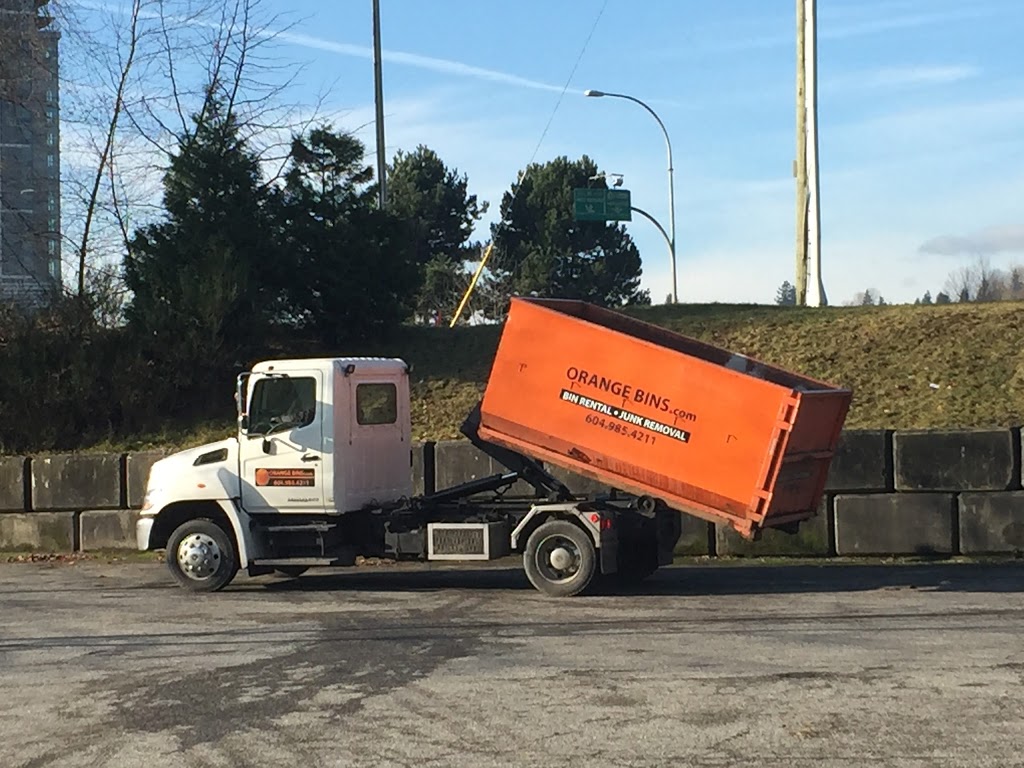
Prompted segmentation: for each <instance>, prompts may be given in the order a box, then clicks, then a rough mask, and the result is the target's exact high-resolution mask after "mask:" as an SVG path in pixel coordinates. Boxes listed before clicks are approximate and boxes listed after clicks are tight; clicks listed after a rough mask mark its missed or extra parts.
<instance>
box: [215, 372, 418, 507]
mask: <svg viewBox="0 0 1024 768" xmlns="http://www.w3.org/2000/svg"><path fill="white" fill-rule="evenodd" d="M239 401H240V402H243V403H245V405H246V407H245V408H244V409H243V410H242V412H241V413H240V415H239V437H238V472H237V475H238V478H237V479H238V484H239V487H238V491H237V494H233V495H237V496H238V498H239V499H240V506H241V508H242V509H243V510H244V511H245V512H246V513H247V514H250V515H252V514H265V513H268V512H274V513H277V514H283V515H292V514H310V513H326V514H329V515H330V514H339V513H344V512H349V511H353V510H358V509H362V508H364V507H366V506H368V505H370V504H374V503H384V502H388V501H392V500H394V499H400V498H403V497H408V496H410V495H411V494H412V479H411V474H410V471H409V467H410V457H411V453H410V451H411V445H410V440H411V438H410V433H411V426H410V420H409V374H408V367H407V366H406V364H405V363H404V362H402V361H401V360H389V359H355V358H340V359H330V360H322V359H314V360H283V361H275V362H264V363H261V364H259V365H257V366H255V367H254V369H253V371H252V373H251V374H250V375H248V376H245V377H241V378H240V380H239Z"/></svg>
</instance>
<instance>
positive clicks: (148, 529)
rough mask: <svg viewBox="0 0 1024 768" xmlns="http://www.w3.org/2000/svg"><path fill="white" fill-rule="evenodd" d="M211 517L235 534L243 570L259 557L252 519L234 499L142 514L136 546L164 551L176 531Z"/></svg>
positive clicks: (194, 501)
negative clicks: (251, 524) (253, 536)
mask: <svg viewBox="0 0 1024 768" xmlns="http://www.w3.org/2000/svg"><path fill="white" fill-rule="evenodd" d="M196 518H209V519H212V520H214V522H216V523H218V524H220V525H221V526H222V527H223V528H224V529H225V530H228V531H230V532H231V533H233V534H234V537H233V538H234V544H235V553H236V554H237V556H238V563H239V567H241V568H246V567H248V565H249V561H250V560H251V559H252V558H253V557H256V556H258V554H259V553H258V552H254V548H257V547H256V546H255V544H256V543H255V542H254V541H253V538H252V535H251V533H250V522H251V521H250V517H249V515H248V514H246V512H245V511H244V510H242V509H241V508H240V507H239V506H238V505H237V504H236V503H235V501H234V500H233V499H186V500H180V501H173V502H170V503H168V504H165V505H164V506H162V507H160V508H158V509H151V510H146V511H145V512H142V513H141V514H140V515H139V518H138V520H137V521H136V523H135V538H136V546H137V547H138V549H140V550H142V551H149V550H155V549H164V548H165V547H166V546H167V540H168V539H169V538H170V536H171V534H172V533H173V532H174V530H175V529H176V528H177V527H178V526H179V525H181V524H182V523H186V522H188V521H189V520H195V519H196Z"/></svg>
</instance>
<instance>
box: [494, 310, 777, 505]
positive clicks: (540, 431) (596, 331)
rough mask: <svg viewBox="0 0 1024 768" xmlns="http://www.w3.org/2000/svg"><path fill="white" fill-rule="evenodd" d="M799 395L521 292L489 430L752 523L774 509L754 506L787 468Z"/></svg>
mask: <svg viewBox="0 0 1024 768" xmlns="http://www.w3.org/2000/svg"><path fill="white" fill-rule="evenodd" d="M791 402H792V390H790V389H788V388H786V387H782V386H779V385H776V384H773V383H771V382H769V381H765V380H763V379H759V378H756V377H754V376H750V375H746V374H744V373H741V372H738V371H735V370H730V369H728V368H726V367H723V366H722V365H720V364H716V363H713V362H709V361H706V360H703V359H700V358H696V357H693V356H689V355H687V354H685V353H682V352H680V351H677V350H673V349H670V348H667V347H666V346H664V345H659V344H656V343H654V342H651V341H646V340H643V339H638V338H635V337H631V336H627V335H624V334H623V333H621V332H616V331H613V330H610V329H608V328H606V327H603V326H601V325H598V324H595V323H592V322H587V321H585V320H581V319H578V318H576V317H573V316H570V315H566V314H563V313H561V312H558V311H555V309H552V308H550V307H544V306H541V305H539V304H538V303H534V302H528V301H513V304H512V307H511V309H510V313H509V317H508V320H507V322H506V325H505V329H504V332H503V334H502V338H501V342H500V344H499V347H498V352H497V354H496V356H495V360H494V365H493V368H492V371H491V376H490V379H489V380H488V384H487V390H486V392H485V394H484V399H483V406H482V413H481V435H482V436H483V437H484V438H485V439H492V440H494V441H495V442H501V441H502V440H504V442H505V444H506V445H507V446H508V447H515V448H516V449H518V450H521V451H523V452H524V453H527V454H532V455H535V456H537V457H538V458H543V459H545V460H548V461H551V462H552V463H555V464H561V465H562V466H565V467H566V468H570V469H573V470H575V471H583V470H584V469H587V470H589V471H587V472H584V473H585V474H588V475H590V476H596V477H598V478H599V479H601V480H602V482H607V483H609V484H610V485H613V486H615V487H619V488H623V490H632V491H633V492H638V491H637V489H642V492H644V493H650V494H651V495H656V496H659V497H661V498H665V499H666V501H668V500H669V499H670V498H673V499H678V500H680V501H682V500H686V501H688V502H690V503H691V506H693V507H695V508H699V509H700V510H702V511H703V512H704V513H705V515H707V514H713V512H714V511H715V510H719V511H720V512H724V513H725V514H726V515H727V516H729V517H732V518H737V519H740V520H743V519H747V520H749V519H752V518H756V517H758V515H759V514H763V513H764V510H760V512H759V511H758V510H757V509H755V506H756V504H757V500H758V498H759V497H760V498H763V497H764V495H765V490H766V488H767V487H770V483H771V481H772V479H773V477H774V475H773V474H772V472H773V467H774V471H776V472H777V471H778V464H779V459H778V457H777V456H775V454H776V453H777V451H778V450H779V447H780V445H781V446H782V448H783V449H784V447H785V446H784V442H782V443H780V440H779V434H780V433H779V419H780V414H784V413H785V412H786V411H785V409H786V407H787V405H788V404H789V403H791ZM785 426H786V429H787V430H788V429H789V425H785ZM773 456H775V457H774V458H772V457H773ZM560 459H561V460H560ZM627 486H628V487H627ZM765 501H766V499H765ZM680 506H681V504H680ZM733 522H735V521H733Z"/></svg>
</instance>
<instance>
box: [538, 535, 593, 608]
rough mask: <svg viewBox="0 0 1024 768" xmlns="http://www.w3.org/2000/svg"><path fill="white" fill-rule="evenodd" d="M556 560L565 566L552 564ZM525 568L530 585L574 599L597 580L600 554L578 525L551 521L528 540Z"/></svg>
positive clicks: (549, 594) (545, 591)
mask: <svg viewBox="0 0 1024 768" xmlns="http://www.w3.org/2000/svg"><path fill="white" fill-rule="evenodd" d="M552 557H554V558H555V560H556V561H565V562H566V564H565V566H561V565H560V563H559V562H552ZM566 558H568V560H567V561H566ZM523 568H524V569H525V571H526V576H527V578H529V579H530V583H531V584H533V586H534V587H536V588H537V589H538V590H539V591H541V592H543V593H544V594H545V595H548V596H550V597H572V596H573V595H578V594H579V593H580V592H582V591H583V590H585V589H586V588H587V587H588V586H589V585H590V582H591V581H592V580H593V578H594V574H595V573H596V571H597V552H596V551H595V549H594V542H593V541H592V540H591V538H590V536H589V535H588V534H587V532H586V531H584V530H583V529H581V528H580V527H579V526H578V525H575V524H573V523H570V522H569V521H567V520H551V521H549V522H546V523H543V524H542V525H541V526H540V527H538V528H537V530H535V531H534V532H533V533H532V534H530V538H529V539H527V542H526V550H525V551H524V552H523Z"/></svg>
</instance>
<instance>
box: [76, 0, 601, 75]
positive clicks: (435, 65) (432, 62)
mask: <svg viewBox="0 0 1024 768" xmlns="http://www.w3.org/2000/svg"><path fill="white" fill-rule="evenodd" d="M77 5H79V6H81V7H82V8H86V9H89V10H98V11H108V12H113V13H118V14H122V15H126V14H127V13H128V12H129V8H127V7H126V6H123V5H119V4H117V3H110V2H104V1H103V0H100V1H98V2H97V0H78V2H77ZM140 17H142V18H160V14H158V13H155V12H151V11H145V10H143V11H142V12H141V13H140ZM169 20H171V21H175V22H178V23H181V24H185V25H187V26H193V27H202V28H207V29H217V28H219V27H220V21H219V20H218V21H216V22H213V21H204V20H202V19H200V18H197V17H179V16H175V17H170V19H169ZM260 34H261V35H262V36H263V37H264V38H266V39H270V40H280V41H282V42H285V43H289V44H291V45H295V46H298V47H300V48H306V49H308V50H315V51H326V52H328V53H335V54H338V55H340V56H349V57H355V58H359V59H371V60H372V59H373V49H372V48H371V47H369V46H365V45H355V44H352V43H342V42H338V41H336V40H331V39H329V38H325V37H319V36H316V35H308V34H304V33H301V32H294V31H291V30H275V29H269V28H268V29H263V30H260ZM381 57H382V58H383V60H384V61H386V62H388V63H391V64H401V65H404V66H409V67H415V68H417V69H423V70H428V71H431V72H439V73H442V74H446V75H455V76H456V77H464V78H472V79H476V80H484V81H487V82H492V83H503V84H504V85H511V86H515V87H519V88H532V89H535V90H541V91H551V92H555V93H561V92H562V91H563V86H561V85H555V84H553V83H545V82H542V81H540V80H533V79H530V78H527V77H520V76H518V75H514V74H511V73H508V72H502V71H499V70H495V69H488V68H485V67H477V66H474V65H472V64H467V63H465V62H462V61H456V60H454V59H444V58H439V57H435V56H423V55H421V54H418V53H411V52H408V51H392V50H387V49H383V50H382V51H381ZM572 92H573V93H576V94H580V95H582V93H583V92H582V91H581V90H574V91H572Z"/></svg>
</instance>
